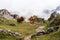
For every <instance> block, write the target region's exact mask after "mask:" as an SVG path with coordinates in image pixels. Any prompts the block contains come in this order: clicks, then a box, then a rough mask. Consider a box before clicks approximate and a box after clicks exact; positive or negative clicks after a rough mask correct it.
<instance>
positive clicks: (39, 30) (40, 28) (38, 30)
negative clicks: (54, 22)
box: [36, 26, 45, 32]
mask: <svg viewBox="0 0 60 40" xmlns="http://www.w3.org/2000/svg"><path fill="white" fill-rule="evenodd" d="M44 27H45V26H40V27H38V28H37V29H36V32H42V31H43V29H44Z"/></svg>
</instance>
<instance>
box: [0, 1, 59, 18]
mask: <svg viewBox="0 0 60 40" xmlns="http://www.w3.org/2000/svg"><path fill="white" fill-rule="evenodd" d="M59 5H60V0H0V9H7V10H9V11H11V12H16V13H17V14H18V15H20V16H26V17H29V16H31V15H37V16H39V17H44V18H47V17H48V16H49V14H48V15H46V14H45V13H43V11H44V10H45V9H50V10H52V9H55V8H56V7H57V6H59Z"/></svg>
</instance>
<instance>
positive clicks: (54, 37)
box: [32, 30, 60, 40]
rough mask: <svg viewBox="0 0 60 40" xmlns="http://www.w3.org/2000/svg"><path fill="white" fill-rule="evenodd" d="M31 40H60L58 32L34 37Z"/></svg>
mask: <svg viewBox="0 0 60 40" xmlns="http://www.w3.org/2000/svg"><path fill="white" fill-rule="evenodd" d="M32 40H60V30H58V31H56V32H53V33H50V34H46V35H42V36H39V37H34V38H33V39H32Z"/></svg>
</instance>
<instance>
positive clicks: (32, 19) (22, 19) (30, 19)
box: [16, 16, 35, 24]
mask: <svg viewBox="0 0 60 40" xmlns="http://www.w3.org/2000/svg"><path fill="white" fill-rule="evenodd" d="M16 20H17V22H18V23H22V22H23V21H24V20H25V18H24V17H23V16H21V17H18V18H17V19H16ZM28 20H29V21H30V23H31V24H33V23H34V22H35V17H34V16H31V17H30V18H29V19H28Z"/></svg>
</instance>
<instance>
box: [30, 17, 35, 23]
mask: <svg viewBox="0 0 60 40" xmlns="http://www.w3.org/2000/svg"><path fill="white" fill-rule="evenodd" d="M29 21H30V23H31V24H33V23H34V22H35V17H34V16H31V17H30V18H29Z"/></svg>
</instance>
